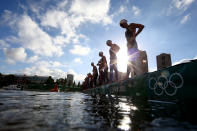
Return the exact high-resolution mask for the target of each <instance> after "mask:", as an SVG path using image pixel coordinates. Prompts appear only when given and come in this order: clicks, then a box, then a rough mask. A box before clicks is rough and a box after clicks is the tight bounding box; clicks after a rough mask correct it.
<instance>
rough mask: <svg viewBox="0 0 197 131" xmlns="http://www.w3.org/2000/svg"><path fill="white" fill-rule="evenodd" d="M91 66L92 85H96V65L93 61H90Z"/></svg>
mask: <svg viewBox="0 0 197 131" xmlns="http://www.w3.org/2000/svg"><path fill="white" fill-rule="evenodd" d="M91 66H92V67H93V69H92V74H93V85H94V86H96V85H97V77H98V71H97V68H96V66H95V65H94V62H92V63H91Z"/></svg>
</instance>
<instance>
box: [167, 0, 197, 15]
mask: <svg viewBox="0 0 197 131" xmlns="http://www.w3.org/2000/svg"><path fill="white" fill-rule="evenodd" d="M194 1H195V0H172V1H171V3H170V5H169V8H168V9H167V11H166V13H167V15H170V14H172V13H173V14H176V15H177V14H178V15H180V14H182V13H183V12H184V11H186V10H187V9H188V8H189V7H190V6H191V4H192V3H193V2H194Z"/></svg>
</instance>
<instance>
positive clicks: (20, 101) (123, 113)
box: [0, 90, 197, 131]
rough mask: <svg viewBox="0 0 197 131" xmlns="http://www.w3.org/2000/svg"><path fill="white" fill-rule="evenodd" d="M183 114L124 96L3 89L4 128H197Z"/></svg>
mask: <svg viewBox="0 0 197 131" xmlns="http://www.w3.org/2000/svg"><path fill="white" fill-rule="evenodd" d="M166 105H167V106H166ZM172 114H173V115H172ZM180 114H181V113H180V112H179V111H178V110H177V108H176V104H174V103H164V104H162V105H161V104H159V102H155V101H149V102H147V101H139V100H134V99H131V98H127V97H123V96H122V97H115V96H102V97H91V96H89V95H86V94H83V93H55V92H54V93H51V92H33V91H4V90H0V130H20V131H21V130H74V131H75V130H134V131H135V130H138V131H139V130H163V129H181V130H184V129H193V130H196V129H197V127H196V126H195V125H192V124H189V122H187V121H186V122H179V121H177V119H176V118H179V117H180V118H181V115H180Z"/></svg>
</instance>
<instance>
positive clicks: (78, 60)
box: [74, 58, 83, 63]
mask: <svg viewBox="0 0 197 131" xmlns="http://www.w3.org/2000/svg"><path fill="white" fill-rule="evenodd" d="M74 62H75V63H83V62H82V61H81V59H80V58H75V59H74Z"/></svg>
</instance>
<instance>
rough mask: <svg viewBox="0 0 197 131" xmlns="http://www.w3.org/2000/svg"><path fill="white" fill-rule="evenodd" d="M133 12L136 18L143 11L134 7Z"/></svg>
mask: <svg viewBox="0 0 197 131" xmlns="http://www.w3.org/2000/svg"><path fill="white" fill-rule="evenodd" d="M132 11H133V13H134V15H135V16H138V15H139V14H140V13H141V10H140V9H139V8H138V7H137V6H132Z"/></svg>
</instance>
